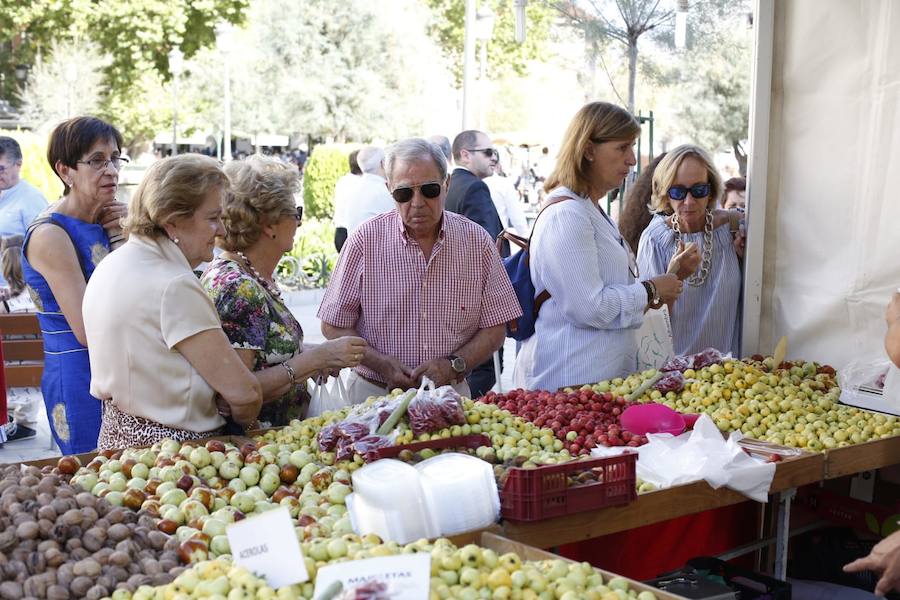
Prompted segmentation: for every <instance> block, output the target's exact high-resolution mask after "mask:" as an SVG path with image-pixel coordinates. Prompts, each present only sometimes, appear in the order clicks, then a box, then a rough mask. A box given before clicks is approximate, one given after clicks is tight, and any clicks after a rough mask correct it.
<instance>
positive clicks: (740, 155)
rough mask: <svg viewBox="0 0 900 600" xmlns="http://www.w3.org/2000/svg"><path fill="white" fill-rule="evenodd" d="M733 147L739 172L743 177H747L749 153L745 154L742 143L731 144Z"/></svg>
mask: <svg viewBox="0 0 900 600" xmlns="http://www.w3.org/2000/svg"><path fill="white" fill-rule="evenodd" d="M731 147H732V149H733V150H734V158H735V160H737V164H738V171H739V172H740V173H741V177H747V153H746V152H744V148H743V147H742V146H741V143H740V142H737V141H734V142H731Z"/></svg>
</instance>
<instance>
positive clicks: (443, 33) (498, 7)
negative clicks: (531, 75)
mask: <svg viewBox="0 0 900 600" xmlns="http://www.w3.org/2000/svg"><path fill="white" fill-rule="evenodd" d="M426 2H427V4H428V5H429V7H430V8H431V10H432V19H431V23H430V25H429V31H430V33H431V35H432V36H433V37H434V39H435V41H437V42H438V44H439V45H440V47H441V50H442V51H443V54H444V56H445V58H446V61H447V63H448V68H449V70H450V73H451V74H452V75H453V77H454V80H455V82H456V84H457V85H460V84H461V83H462V79H463V59H464V57H463V48H464V44H465V22H466V7H465V0H426ZM481 2H482V4H484V3H487V4H489V5H490V8H491V10H493V12H494V15H495V20H494V31H493V35H492V36H491V40H490V42H489V45H488V47H489V52H488V76H489V77H491V78H494V77H496V75H497V74H501V73H505V72H507V71H509V70H512V71H513V72H514V73H516V74H519V75H522V74H524V73H525V72H526V70H527V66H528V61H529V60H533V59H538V58H542V57H543V54H544V52H545V48H546V46H547V41H548V39H549V36H550V27H551V25H552V23H553V21H554V19H555V18H556V15H555V13H554V11H553V10H552V9H551V8H550V7H548V6H547V5H546V4H544V3H543V2H529V3H528V4H527V5H526V7H525V15H526V18H527V26H526V36H525V42H524V43H523V44H519V43H518V42H516V16H515V12H514V10H513V2H511V1H510V0H481Z"/></svg>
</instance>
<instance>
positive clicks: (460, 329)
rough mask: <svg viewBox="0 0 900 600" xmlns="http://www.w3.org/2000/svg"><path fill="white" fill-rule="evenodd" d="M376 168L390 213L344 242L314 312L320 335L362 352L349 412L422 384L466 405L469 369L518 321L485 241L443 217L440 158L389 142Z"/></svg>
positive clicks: (420, 144) (429, 147)
mask: <svg viewBox="0 0 900 600" xmlns="http://www.w3.org/2000/svg"><path fill="white" fill-rule="evenodd" d="M384 167H385V174H386V175H387V180H388V186H389V189H390V190H391V196H392V197H393V198H394V201H395V202H396V209H395V210H392V211H391V212H388V213H385V214H381V215H378V216H377V217H374V218H372V219H369V220H368V221H366V222H365V223H363V224H362V225H361V226H360V227H359V229H357V230H356V231H355V232H354V233H353V235H351V236H350V238H349V239H348V240H347V250H346V251H345V252H342V253H341V256H340V258H339V259H338V263H337V266H336V267H335V271H334V275H333V276H332V278H331V281H330V282H329V284H328V289H327V290H326V291H325V297H324V298H323V300H322V304H321V306H320V307H319V313H318V316H319V318H320V319H321V320H322V333H323V334H324V335H325V337H326V338H328V339H335V338H338V337H341V336H348V335H349V336H356V335H359V336H361V337H363V338H364V339H365V340H366V342H368V344H369V346H368V347H367V348H366V351H365V355H364V357H363V359H362V364H360V365H359V366H358V367H357V368H356V370H355V371H354V372H353V373H352V374H351V375H350V378H349V380H348V386H347V393H348V394H349V396H350V399H351V400H352V401H353V402H361V401H362V400H365V399H366V398H367V397H369V396H372V395H383V394H385V393H386V392H387V391H388V390H390V389H394V388H401V389H404V390H405V389H408V388H412V387H416V386H418V385H419V383H420V381H421V379H422V377H423V376H427V377H428V378H429V379H431V380H432V381H434V383H435V384H436V385H438V386H441V385H447V384H451V385H453V386H454V388H455V389H456V390H457V391H458V392H459V393H460V394H462V395H464V396H469V395H470V390H469V386H468V384H467V383H466V381H465V376H466V374H467V373H468V372H469V369H470V367H469V365H478V364H481V363H483V362H484V361H485V360H487V359H488V358H489V357H490V356H491V355H492V354H493V353H494V351H495V350H497V349H498V348H499V347H500V346H501V344H503V340H504V337H505V331H504V327H505V323H506V322H508V321H510V320H512V319H516V318H518V317H519V316H520V315H521V314H522V311H521V310H520V308H519V303H518V301H517V300H516V296H515V292H514V291H513V289H512V284H511V283H510V281H509V277H508V276H507V275H506V271H504V269H503V266H502V264H501V263H500V257H499V256H498V254H497V249H496V247H495V245H494V241H493V240H492V239H491V238H490V236H488V234H487V233H485V231H484V229H483V228H481V227H479V226H477V225H475V224H474V223H472V222H471V221H469V220H468V219H465V218H462V217H460V216H459V215H456V214H454V213H451V212H449V211H446V210H445V209H444V201H445V199H446V196H447V162H446V159H445V158H444V155H443V153H442V152H441V150H440V148H438V147H437V146H436V145H434V144H432V143H430V142H427V141H426V140H423V139H418V138H414V139H408V140H403V141H401V142H397V143H396V144H394V145H393V146H391V147H390V148H388V150H387V155H386V157H385V163H384Z"/></svg>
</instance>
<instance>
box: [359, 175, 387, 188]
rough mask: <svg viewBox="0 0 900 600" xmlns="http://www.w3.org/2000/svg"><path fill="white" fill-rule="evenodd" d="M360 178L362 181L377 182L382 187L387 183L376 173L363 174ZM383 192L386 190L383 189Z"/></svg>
mask: <svg viewBox="0 0 900 600" xmlns="http://www.w3.org/2000/svg"><path fill="white" fill-rule="evenodd" d="M362 178H363V179H371V180H372V181H374V182H377V183H379V184H381V185H384V182H385V181H387V179H385V178H384V177H382V176H381V175H379V174H377V173H363V174H362ZM385 190H387V188H385Z"/></svg>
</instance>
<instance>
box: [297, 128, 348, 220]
mask: <svg viewBox="0 0 900 600" xmlns="http://www.w3.org/2000/svg"><path fill="white" fill-rule="evenodd" d="M353 149H354V147H353V146H348V145H344V144H340V145H339V144H323V145H320V146H316V147H315V148H314V149H313V152H312V154H311V155H310V157H309V160H307V161H306V167H305V168H304V170H303V210H304V215H309V216H310V217H314V218H319V219H331V218H333V217H334V185H335V184H336V183H337V180H338V179H340V178H341V176H342V175H346V174H347V173H349V172H350V165H349V164H348V163H347V158H348V156H349V155H350V152H351V151H352V150H353Z"/></svg>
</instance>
